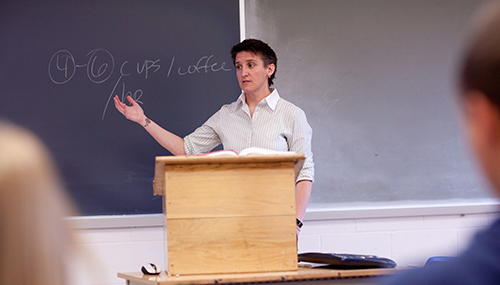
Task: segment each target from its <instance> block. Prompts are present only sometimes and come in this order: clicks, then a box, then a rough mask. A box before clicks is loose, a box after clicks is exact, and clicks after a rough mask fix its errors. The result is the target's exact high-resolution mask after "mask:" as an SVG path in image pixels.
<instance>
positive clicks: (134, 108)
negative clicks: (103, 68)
mask: <svg viewBox="0 0 500 285" xmlns="http://www.w3.org/2000/svg"><path fill="white" fill-rule="evenodd" d="M127 100H128V101H129V102H130V104H131V106H127V105H126V104H125V103H123V102H121V101H120V99H119V98H118V96H115V97H114V101H115V107H116V109H117V110H118V111H119V112H120V113H122V114H123V115H124V116H125V118H127V119H129V120H131V121H133V122H136V123H138V124H140V125H141V126H143V127H144V129H146V131H147V132H148V133H149V134H150V135H151V136H152V137H153V138H154V139H155V140H156V141H157V142H158V143H159V144H160V145H161V146H163V147H164V148H166V149H167V150H168V151H170V152H171V153H172V154H173V155H182V154H186V151H185V150H184V139H182V138H181V137H179V136H177V135H175V134H173V133H171V132H169V131H167V130H165V129H164V128H162V127H160V126H159V125H158V124H156V123H155V122H153V121H151V120H150V119H148V118H147V117H146V115H144V110H143V109H142V108H141V106H139V104H137V102H135V101H134V99H132V97H130V96H127Z"/></svg>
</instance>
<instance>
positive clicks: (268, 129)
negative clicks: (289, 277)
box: [114, 39, 314, 233]
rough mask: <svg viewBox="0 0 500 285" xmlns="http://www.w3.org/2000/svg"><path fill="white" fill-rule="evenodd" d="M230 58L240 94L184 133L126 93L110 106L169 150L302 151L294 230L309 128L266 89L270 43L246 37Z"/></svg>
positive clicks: (307, 165) (307, 174)
mask: <svg viewBox="0 0 500 285" xmlns="http://www.w3.org/2000/svg"><path fill="white" fill-rule="evenodd" d="M231 57H232V59H233V63H234V66H235V67H236V76H237V78H238V83H239V85H240V88H241V90H242V91H243V92H242V94H241V95H240V97H239V98H238V100H236V101H235V102H233V103H231V104H228V105H224V106H222V108H221V109H220V110H219V111H218V112H216V113H215V114H214V115H213V116H212V117H210V118H209V119H208V120H207V121H206V122H205V123H204V124H203V125H202V126H201V127H199V128H197V129H196V130H195V131H194V132H193V133H191V134H189V135H188V136H186V137H184V138H181V137H179V136H177V135H175V134H173V133H171V132H169V131H167V130H165V129H163V128H161V127H160V126H159V125H157V124H156V123H155V122H153V121H152V120H150V119H149V118H147V117H146V116H145V115H144V111H143V109H142V108H141V107H140V106H139V104H137V103H136V102H135V101H134V100H133V99H132V98H131V97H127V100H128V102H129V103H130V104H131V106H127V105H126V104H124V103H123V102H121V101H120V99H119V98H118V96H115V97H114V101H115V106H116V108H117V109H118V111H120V113H122V114H123V115H124V116H125V117H126V118H127V119H129V120H131V121H134V122H136V123H138V124H141V125H142V126H143V127H144V128H145V129H146V131H147V132H148V133H149V134H151V136H153V138H154V139H155V140H156V141H157V142H158V143H160V144H161V145H162V146H163V147H164V148H166V149H167V150H168V151H170V152H171V153H172V154H174V155H184V154H188V155H192V154H201V153H206V152H209V151H211V150H212V149H213V148H214V147H216V146H218V145H220V144H222V145H223V147H224V149H233V150H235V151H237V152H239V151H241V150H243V149H244V148H247V147H260V148H267V149H273V150H285V151H294V152H297V153H304V154H305V155H306V160H305V162H304V166H303V167H302V170H301V172H300V174H299V176H298V178H297V182H296V186H295V190H296V191H295V197H296V205H297V207H296V216H297V233H298V232H299V230H300V226H302V222H301V221H302V219H303V217H304V213H305V210H306V207H307V203H308V201H309V197H310V195H311V188H312V182H313V180H314V162H313V159H312V152H311V138H312V129H311V127H310V126H309V124H308V123H307V119H306V116H305V113H304V112H303V111H302V110H301V109H300V108H298V107H296V106H295V105H293V104H291V103H289V102H287V101H286V100H284V99H282V98H281V97H280V96H279V94H278V91H277V90H276V89H273V88H271V85H272V84H273V79H274V78H275V74H276V67H277V58H276V54H275V52H274V51H273V50H272V49H271V47H269V46H268V45H267V44H266V43H264V42H262V41H260V40H255V39H248V40H245V41H243V42H241V43H239V44H237V45H235V46H234V47H233V48H232V49H231Z"/></svg>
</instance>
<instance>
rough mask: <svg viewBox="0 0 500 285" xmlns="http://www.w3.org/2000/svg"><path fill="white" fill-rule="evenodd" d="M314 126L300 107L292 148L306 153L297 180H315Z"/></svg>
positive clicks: (297, 151)
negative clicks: (312, 148) (312, 145)
mask: <svg viewBox="0 0 500 285" xmlns="http://www.w3.org/2000/svg"><path fill="white" fill-rule="evenodd" d="M311 141H312V128H311V126H310V125H309V123H308V122H307V118H306V114H305V113H304V111H302V110H301V109H299V110H298V111H297V112H296V114H295V123H294V128H293V135H292V141H291V142H290V150H291V151H294V152H296V153H303V154H304V155H305V157H306V158H305V161H304V165H303V166H302V169H301V170H300V173H299V175H298V177H297V180H296V181H301V180H311V181H314V161H313V153H312V150H311Z"/></svg>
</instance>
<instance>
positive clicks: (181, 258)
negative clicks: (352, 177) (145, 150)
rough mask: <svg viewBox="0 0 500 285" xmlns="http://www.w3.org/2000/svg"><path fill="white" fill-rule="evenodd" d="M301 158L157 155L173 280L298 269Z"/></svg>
mask: <svg viewBox="0 0 500 285" xmlns="http://www.w3.org/2000/svg"><path fill="white" fill-rule="evenodd" d="M303 163H304V155H303V154H294V153H290V154H288V153H287V154H276V155H246V156H164V157H157V158H156V165H155V180H154V193H155V195H163V197H164V198H163V213H164V229H165V233H164V234H165V266H167V267H168V268H166V270H167V271H168V273H169V274H171V275H192V274H218V273H248V272H274V271H294V270H295V271H296V270H297V240H296V226H295V224H296V222H295V179H296V177H297V174H298V172H299V171H300V169H301V167H302V164H303Z"/></svg>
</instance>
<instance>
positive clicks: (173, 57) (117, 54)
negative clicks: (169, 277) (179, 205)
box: [0, 0, 240, 215]
mask: <svg viewBox="0 0 500 285" xmlns="http://www.w3.org/2000/svg"><path fill="white" fill-rule="evenodd" d="M238 42H239V7H238V1H237V0H232V1H227V0H218V1H216V0H198V1H195V0H182V1H169V0H156V1H155V0H141V1H132V0H106V1H101V0H91V1H80V0H71V1H2V2H1V3H0V92H1V93H0V98H1V100H0V118H1V119H7V120H10V121H12V122H14V123H17V124H20V125H22V126H25V127H27V128H29V129H31V130H33V131H34V132H35V133H36V134H37V135H39V136H40V137H41V138H42V140H44V141H45V142H46V144H47V145H48V147H49V149H50V150H51V151H52V153H53V154H54V156H55V159H56V162H57V164H58V166H59V168H60V172H61V175H62V177H63V180H64V183H65V185H66V188H67V189H68V191H69V192H70V194H71V196H72V197H73V198H74V200H75V201H76V203H77V205H78V206H79V208H80V211H81V213H82V214H83V215H101V214H145V213H161V212H162V203H161V197H156V196H153V194H152V193H153V189H152V180H153V174H154V159H155V156H159V155H170V153H168V152H167V151H166V150H165V149H163V148H162V147H161V146H160V145H159V144H157V143H156V142H155V141H154V140H153V139H152V138H151V137H150V136H149V135H148V134H147V132H146V131H145V130H143V128H142V127H141V126H139V125H138V124H135V123H132V122H130V121H128V120H126V119H125V118H124V117H123V116H122V115H121V114H120V113H119V112H118V111H116V109H115V107H114V105H113V103H112V100H111V97H112V96H113V95H115V94H116V95H119V96H120V97H121V98H123V97H124V96H126V95H131V96H132V97H133V98H134V99H135V100H136V101H137V102H139V103H140V104H142V107H143V108H144V110H145V112H146V114H147V116H148V117H149V118H151V119H152V120H154V121H155V122H157V123H158V124H160V125H162V126H164V127H165V128H167V129H169V130H170V131H172V132H174V133H176V134H178V135H179V136H184V135H187V134H188V133H190V132H191V131H193V130H194V129H195V128H196V127H197V126H199V125H201V124H202V123H203V122H204V121H205V120H206V119H208V118H209V116H210V115H212V114H213V113H214V112H216V111H217V109H218V108H220V106H221V105H222V104H225V103H229V102H232V101H234V100H236V98H237V97H238V96H239V94H240V89H239V87H238V83H237V81H236V76H235V70H234V67H233V65H232V61H231V58H230V54H229V51H230V49H231V47H232V46H233V45H234V44H236V43H238ZM26 179H29V177H26Z"/></svg>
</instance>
